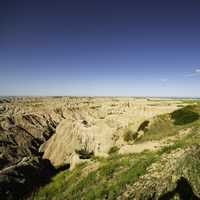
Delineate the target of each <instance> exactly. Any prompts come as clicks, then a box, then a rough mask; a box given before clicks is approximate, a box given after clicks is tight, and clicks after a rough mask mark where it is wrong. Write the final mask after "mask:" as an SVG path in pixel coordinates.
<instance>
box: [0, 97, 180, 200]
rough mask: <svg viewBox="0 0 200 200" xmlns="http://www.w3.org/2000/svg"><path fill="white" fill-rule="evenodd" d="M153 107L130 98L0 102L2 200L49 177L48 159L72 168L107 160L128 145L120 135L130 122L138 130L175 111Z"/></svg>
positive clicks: (160, 105) (164, 106) (170, 107)
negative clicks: (111, 152) (93, 158)
mask: <svg viewBox="0 0 200 200" xmlns="http://www.w3.org/2000/svg"><path fill="white" fill-rule="evenodd" d="M151 104H152V102H151V101H149V100H147V99H135V98H128V97H127V98H117V97H116V98H111V97H102V98H91V97H6V98H1V99H0V186H1V187H0V188H1V190H0V198H1V197H3V199H14V198H15V197H16V199H20V198H21V195H23V194H25V193H26V192H28V189H26V188H28V187H29V186H30V188H32V187H34V185H35V184H38V182H40V181H41V179H40V176H41V177H42V178H45V177H48V173H47V174H46V172H45V171H44V168H46V169H50V171H51V165H50V163H49V162H47V160H50V162H51V163H52V164H53V165H54V166H59V165H63V164H70V165H71V168H73V167H74V166H75V165H76V164H77V163H79V162H82V161H83V160H85V159H88V158H90V157H91V156H93V155H95V156H107V154H108V152H109V150H110V149H111V148H112V147H113V146H115V145H117V146H123V145H124V140H123V135H122V132H121V131H120V130H122V129H123V128H125V127H128V125H129V123H130V122H132V126H133V127H134V129H135V130H136V131H137V130H138V128H139V129H143V128H145V126H144V127H143V126H142V127H139V124H141V123H142V122H143V121H144V120H146V119H149V118H151V117H153V116H155V115H157V114H162V113H166V112H171V111H173V110H175V109H176V108H177V105H176V102H174V103H173V105H172V104H170V105H169V104H168V103H159V102H156V104H157V106H156V107H155V105H153V106H152V105H151ZM42 156H43V159H42ZM47 171H48V170H47ZM26 186H28V187H26ZM14 188H15V189H14ZM17 193H18V194H17Z"/></svg>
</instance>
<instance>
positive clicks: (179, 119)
mask: <svg viewBox="0 0 200 200" xmlns="http://www.w3.org/2000/svg"><path fill="white" fill-rule="evenodd" d="M190 108H191V107H190V106H187V107H185V108H182V109H180V110H176V111H174V112H173V113H172V114H171V118H172V119H173V120H174V124H175V125H184V124H188V123H191V122H194V121H196V120H198V119H199V114H198V113H196V112H194V111H192V110H191V109H190Z"/></svg>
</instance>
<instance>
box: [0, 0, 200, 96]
mask: <svg viewBox="0 0 200 200" xmlns="http://www.w3.org/2000/svg"><path fill="white" fill-rule="evenodd" d="M0 95H2V96H5V95H78V96H112V95H113V96H177V97H179V96H184V97H200V1H199V0H187V1H186V0H151V1H150V0H140V1H139V0H137V1H136V0H123V1H122V0H84V1H83V0H6V1H1V2H0Z"/></svg>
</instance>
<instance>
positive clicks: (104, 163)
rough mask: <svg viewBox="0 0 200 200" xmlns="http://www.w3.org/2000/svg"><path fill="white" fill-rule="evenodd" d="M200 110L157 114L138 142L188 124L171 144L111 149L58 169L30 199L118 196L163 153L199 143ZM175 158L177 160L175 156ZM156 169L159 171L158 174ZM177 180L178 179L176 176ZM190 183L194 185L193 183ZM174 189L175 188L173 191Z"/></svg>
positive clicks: (89, 199)
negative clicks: (69, 167)
mask: <svg viewBox="0 0 200 200" xmlns="http://www.w3.org/2000/svg"><path fill="white" fill-rule="evenodd" d="M199 114H200V106H199V105H191V106H187V107H184V108H182V109H179V110H178V111H175V112H173V113H171V114H166V115H161V116H157V117H156V118H155V119H154V121H153V123H151V124H150V125H149V127H148V129H147V130H145V133H144V135H143V136H142V137H141V138H140V140H139V142H144V141H148V140H160V139H162V138H164V137H167V136H172V135H176V134H178V132H179V131H182V130H185V129H186V128H190V129H189V130H190V132H189V134H187V135H185V136H184V137H182V138H181V139H180V140H178V141H176V142H175V143H174V144H172V145H170V146H165V147H163V148H161V149H159V150H158V151H152V152H151V151H144V152H142V153H138V154H129V155H119V154H118V153H117V151H116V152H115V151H113V153H111V154H110V156H109V157H108V158H104V159H103V158H95V157H94V158H92V160H91V161H89V162H87V163H84V164H81V165H78V166H77V167H76V168H75V169H74V170H73V171H63V172H60V173H59V174H57V175H56V176H55V177H53V178H52V180H51V182H50V183H49V184H47V185H46V186H44V187H41V188H39V190H36V191H35V193H34V194H32V196H31V197H30V199H35V200H49V199H50V200H62V199H63V200H64V199H65V200H68V199H69V200H75V199H76V200H77V199H85V200H94V199H109V200H115V199H117V197H120V196H121V195H122V194H124V193H125V192H126V191H127V190H129V188H131V186H132V185H133V184H134V183H136V182H137V181H138V180H139V179H140V177H142V176H143V175H145V174H146V173H147V170H148V168H149V167H151V166H153V165H152V164H153V163H159V162H160V159H161V158H162V159H163V157H164V158H165V157H167V156H166V155H170V156H169V157H170V158H171V157H173V155H175V153H173V152H174V151H176V150H178V149H187V148H190V147H191V146H193V145H199V144H200V119H199ZM171 155H172V156H171ZM192 155H193V154H192ZM186 158H187V161H188V160H190V161H191V162H192V163H193V160H194V159H199V157H198V156H196V154H195V158H193V157H192V159H191V156H190V154H189V155H188V156H186ZM164 160H165V162H168V160H167V161H166V159H164ZM177 162H179V161H178V160H177ZM181 162H183V160H181ZM184 162H185V160H184ZM192 163H190V165H189V168H193V169H195V170H194V171H191V170H189V172H188V173H190V177H191V180H193V179H194V180H197V179H196V178H195V177H197V176H198V177H199V174H198V172H199V170H196V169H197V168H195V166H193V164H192ZM194 163H195V162H194ZM198 163H199V161H198ZM178 166H179V168H177V173H179V172H181V173H182V171H181V170H183V169H182V168H181V169H180V166H186V167H187V166H188V165H186V164H185V163H182V164H180V163H179V165H178ZM184 170H185V169H184ZM184 170H183V171H184ZM159 173H161V172H159V171H158V174H159ZM181 176H183V175H181ZM175 177H176V176H175ZM177 177H178V175H177ZM177 177H176V178H177ZM176 178H175V179H176ZM176 180H178V178H177V179H176ZM198 180H199V179H198ZM153 181H154V180H153V179H152V183H153ZM192 183H193V182H192ZM195 183H196V182H194V184H195ZM165 184H166V185H167V184H169V183H168V179H166V183H165ZM170 184H171V183H170ZM161 185H162V184H161ZM192 187H193V188H196V186H195V185H193V186H192ZM144 188H145V187H144ZM170 188H171V186H170ZM197 188H198V187H197ZM152 190H153V188H152ZM186 190H187V189H186ZM138 192H139V191H138ZM176 192H178V190H177V191H176V190H175V192H174V194H175V193H176ZM184 192H185V191H184ZM184 192H183V193H184ZM149 193H151V188H150V189H149ZM155 195H156V194H155ZM188 195H190V197H191V198H192V196H191V195H194V194H193V192H192V193H191V194H189V193H188ZM136 196H137V195H136ZM174 198H176V197H174V196H173V197H172V198H169V199H174ZM125 199H126V198H125ZM127 199H128V197H127ZM141 199H142V198H141ZM143 199H146V198H143ZM152 199H155V198H152Z"/></svg>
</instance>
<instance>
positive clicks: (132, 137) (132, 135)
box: [124, 130, 138, 142]
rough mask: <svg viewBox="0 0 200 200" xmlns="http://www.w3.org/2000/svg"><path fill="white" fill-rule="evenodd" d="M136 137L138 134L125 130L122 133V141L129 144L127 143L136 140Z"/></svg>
mask: <svg viewBox="0 0 200 200" xmlns="http://www.w3.org/2000/svg"><path fill="white" fill-rule="evenodd" d="M137 136H138V132H133V131H131V130H127V131H126V132H125V133H124V141H126V142H129V141H133V140H135V139H136V138H137Z"/></svg>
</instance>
